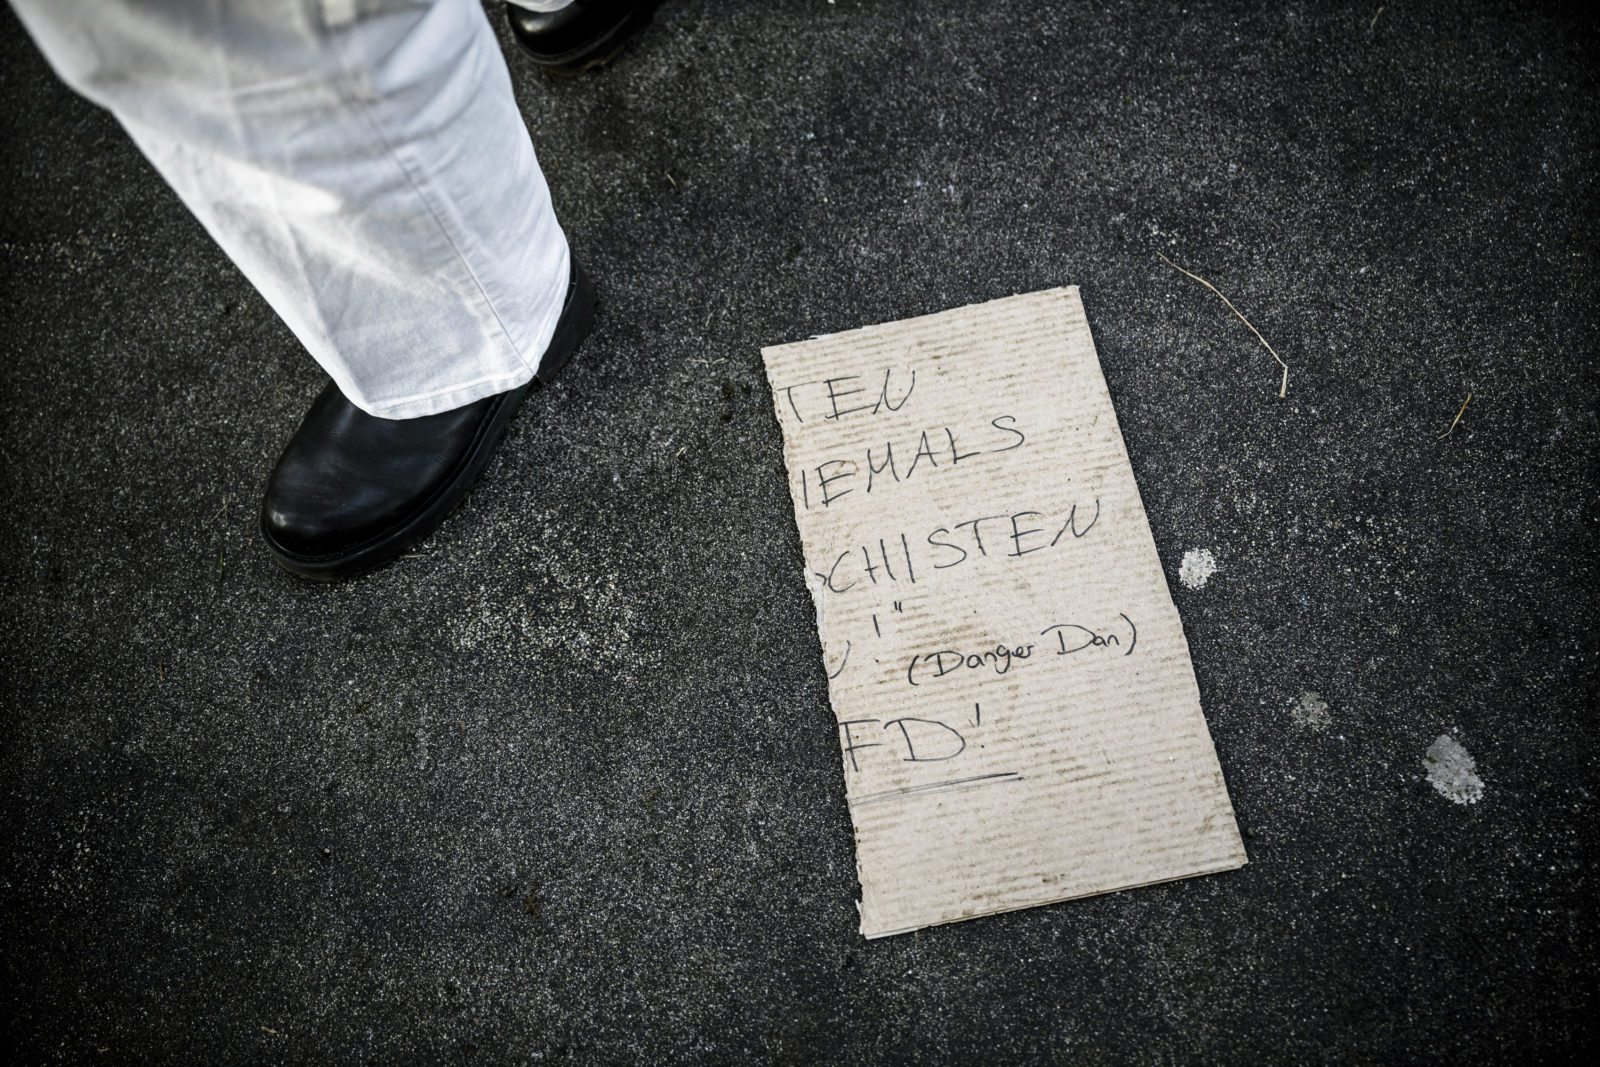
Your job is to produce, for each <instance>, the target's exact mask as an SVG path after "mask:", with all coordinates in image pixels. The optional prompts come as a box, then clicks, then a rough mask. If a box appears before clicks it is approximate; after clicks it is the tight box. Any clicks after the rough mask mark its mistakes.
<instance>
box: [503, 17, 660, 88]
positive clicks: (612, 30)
mask: <svg viewBox="0 0 1600 1067" xmlns="http://www.w3.org/2000/svg"><path fill="white" fill-rule="evenodd" d="M660 6H661V0H572V3H570V4H568V5H567V6H566V7H564V8H562V9H561V10H560V11H548V12H545V11H529V10H528V9H527V8H525V7H518V6H517V5H516V4H507V5H506V18H507V20H508V21H509V22H510V23H511V36H513V37H515V38H516V40H517V43H518V44H519V45H521V46H522V50H523V51H524V52H526V53H528V55H529V56H531V57H533V61H534V62H535V63H537V64H539V65H540V66H541V67H545V68H546V69H548V70H552V71H555V72H556V73H559V74H582V73H583V72H584V71H586V70H589V69H591V68H594V67H602V66H605V64H606V63H607V62H608V61H609V60H610V59H611V57H612V56H614V55H616V54H617V53H618V52H619V51H621V49H622V46H623V45H625V44H627V43H628V39H629V38H631V37H632V36H633V35H634V34H636V33H638V32H639V31H640V30H642V29H644V28H645V27H646V26H648V25H650V20H651V19H652V18H654V17H655V13H656V8H658V7H660Z"/></svg>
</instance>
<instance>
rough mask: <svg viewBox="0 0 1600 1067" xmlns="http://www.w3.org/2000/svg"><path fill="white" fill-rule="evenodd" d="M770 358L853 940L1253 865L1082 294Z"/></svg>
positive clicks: (855, 335) (806, 345) (933, 320)
mask: <svg viewBox="0 0 1600 1067" xmlns="http://www.w3.org/2000/svg"><path fill="white" fill-rule="evenodd" d="M762 355H763V357H764V358H765V361H766V368H767V378H768V380H769V382H770V383H771V386H772V394H773V401H774V404H775V405H776V408H777V414H778V421H779V423H780V424H781V425H782V427H783V436H784V460H785V463H786V465H787V467H788V471H789V478H790V490H791V493H792V495H793V498H794V508H795V516H796V518H797V519H798V521H799V525H800V536H801V540H802V542H803V543H804V548H805V565H806V583H807V585H808V586H809V587H810V589H811V594H812V597H813V598H814V600H815V603H816V608H817V627H818V630H819V631H820V632H821V636H822V648H823V653H824V656H825V659H826V669H827V672H828V676H829V689H830V694H831V696H832V700H833V708H834V712H835V713H836V715H837V718H838V731H839V742H840V746H841V748H842V750H843V754H844V776H845V788H846V793H847V797H848V800H849V805H850V811H851V815H852V817H853V819H854V822H855V830H856V863H857V868H858V871H859V874H860V879H861V932H862V933H863V934H865V935H866V936H867V937H880V936H883V935H886V934H894V933H900V932H903V931H908V930H914V929H917V928H918V927H922V926H929V925H932V924H934V923H945V922H953V921H955V920H958V919H967V918H972V917H974V916H978V915H989V914H993V913H995V912H1000V911H1008V910H1012V909H1015V908H1026V907H1030V906H1032V905H1035V904H1045V903H1049V902H1052V901H1058V900H1066V899H1068V898H1071V897H1080V896H1087V895H1089V894H1093V893H1104V892H1108V891H1110V890H1114V889H1125V888H1129V887H1132V886H1138V885H1145V884H1148V883H1151V882H1160V881H1166V880H1169V879H1174V878H1183V877H1187V876H1190V875H1196V874H1206V873H1209V872H1213V871H1222V870H1228V869H1231V868H1234V867H1239V866H1242V865H1243V864H1244V863H1245V855H1244V846H1243V843H1242V842H1241V841H1240V839H1239V832H1238V829H1237V827H1236V826H1235V824H1234V818H1233V809H1232V806H1231V805H1230V804H1229V801H1228V794H1227V790H1226V787H1225V786H1224V784H1223V781H1222V770H1221V768H1220V767H1219V766H1218V765H1217V758H1216V753H1215V751H1214V750H1213V749H1212V745H1211V736H1210V734H1209V733H1208V732H1207V730H1206V724H1205V719H1204V718H1203V717H1202V716H1201V713H1200V695H1199V691H1198V689H1197V688H1196V686H1195V681H1194V671H1193V668H1192V667H1191V665H1190V662H1189V649H1188V645H1187V643H1186V642H1185V641H1184V637H1183V626H1182V623H1181V622H1180V621H1179V619H1178V613H1177V609H1176V608H1175V607H1174V605H1173V603H1172V598H1171V595H1170V594H1169V592H1168V590H1167V584H1166V580H1165V578H1164V577H1163V575H1162V572H1161V563H1160V560H1159V559H1158V558H1157V555H1156V550H1155V543H1154V541H1153V540H1152V539H1151V536H1150V526H1149V522H1148V521H1147V519H1146V518H1145V513H1144V506H1143V504H1142V503H1141V502H1140V500H1139V489H1138V486H1136V485H1135V484H1134V480H1133V471H1132V468H1130V467H1129V465H1128V457H1127V453H1126V451H1125V450H1124V448H1123V444H1122V434H1121V432H1120V431H1119V430H1118V428H1117V417H1116V413H1115V412H1114V411H1113V410H1112V407H1111V398H1110V396H1109V395H1108V394H1107V392H1106V386H1105V380H1104V378H1103V377H1102V376H1101V374H1100V363H1099V359H1098V357H1097V356H1096V355H1095V350H1094V342H1093V340H1092V339H1091V338H1090V336H1089V325H1088V322H1087V321H1086V320H1085V318H1084V313H1083V305H1082V304H1081V303H1080V301H1079V299H1078V291H1077V289H1076V288H1068V289H1052V290H1048V291H1046V292H1040V293H1031V294H1028V295H1025V296H1016V297H1011V298H1009V299H1005V300H996V301H993V302H991V303H988V304H981V305H975V306H973V307H967V308H960V309H958V310H954V311H947V312H943V313H941V314H937V315H928V316H925V317H923V318H918V319H910V320H907V321H905V322H895V323H889V324H886V325H882V326H871V327H867V328H865V329H860V330H852V331H850V332H848V333H841V334H833V335H831V336H827V337H818V338H814V339H812V340H810V341H804V342H800V343H798V344H788V345H779V346H776V347H773V348H767V349H763V350H762Z"/></svg>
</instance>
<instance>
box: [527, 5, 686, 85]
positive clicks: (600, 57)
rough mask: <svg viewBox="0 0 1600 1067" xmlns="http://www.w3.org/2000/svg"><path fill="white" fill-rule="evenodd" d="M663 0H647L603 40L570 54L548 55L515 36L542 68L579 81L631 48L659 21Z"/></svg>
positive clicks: (613, 28)
mask: <svg viewBox="0 0 1600 1067" xmlns="http://www.w3.org/2000/svg"><path fill="white" fill-rule="evenodd" d="M662 2H663V0H644V2H643V3H641V4H640V5H639V6H638V7H636V8H634V9H633V11H631V12H629V14H628V17H627V18H625V19H623V20H622V21H621V22H619V23H617V24H616V25H615V26H613V27H612V28H611V29H610V31H608V32H607V33H606V34H605V35H604V36H603V37H600V38H599V39H597V40H594V41H590V42H589V43H588V44H586V45H584V46H583V47H581V48H574V49H573V50H572V51H570V52H562V53H560V54H558V55H547V54H545V53H542V52H535V51H534V50H533V49H531V48H529V47H528V46H527V45H526V44H524V43H523V42H522V39H521V38H520V37H517V36H516V34H512V38H513V39H514V40H515V41H516V42H517V46H518V47H519V48H521V49H522V51H523V53H524V54H525V55H527V56H528V57H529V58H530V59H532V60H533V61H534V62H535V63H537V64H539V66H541V67H543V68H544V69H545V70H548V71H549V72H550V73H551V74H559V75H561V76H562V77H567V78H576V77H578V76H579V75H581V74H587V73H588V72H589V71H591V70H599V69H600V68H601V67H603V66H605V65H606V64H607V63H610V62H611V61H612V60H613V59H615V58H616V57H617V53H618V52H620V51H622V50H623V48H625V47H627V44H628V42H629V41H631V40H633V37H634V35H635V34H637V33H638V32H639V31H640V30H643V29H644V28H645V27H646V26H648V25H650V23H651V22H653V21H655V17H656V8H658V7H660V6H661V4H662Z"/></svg>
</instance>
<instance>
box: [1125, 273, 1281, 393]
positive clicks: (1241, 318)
mask: <svg viewBox="0 0 1600 1067" xmlns="http://www.w3.org/2000/svg"><path fill="white" fill-rule="evenodd" d="M1156 255H1158V256H1161V253H1160V252H1157V253H1156ZM1161 258H1162V260H1163V261H1164V262H1165V263H1166V264H1167V266H1169V267H1171V268H1172V269H1173V270H1175V271H1178V272H1179V273H1182V274H1187V275H1188V276H1189V277H1191V278H1193V279H1194V280H1195V281H1197V282H1199V283H1200V284H1201V285H1203V286H1205V287H1206V288H1207V289H1210V290H1211V291H1212V292H1213V293H1216V294H1217V295H1218V296H1221V297H1222V302H1223V303H1224V304H1227V305H1228V310H1229V311H1231V312H1233V313H1234V314H1235V315H1238V316H1239V321H1240V322H1242V323H1244V324H1245V325H1246V326H1249V327H1250V332H1251V333H1253V334H1255V335H1256V340H1257V341H1260V342H1261V343H1262V344H1263V345H1265V346H1266V349H1267V351H1268V352H1271V353H1272V358H1273V359H1275V360H1277V361H1278V366H1280V367H1282V368H1283V380H1282V381H1280V382H1279V383H1278V396H1279V397H1285V396H1288V395H1289V364H1287V363H1285V362H1284V361H1283V357H1282V356H1280V355H1278V353H1277V352H1276V351H1275V350H1274V349H1273V347H1272V346H1271V345H1269V344H1267V339H1266V338H1265V337H1262V336H1261V331H1260V330H1258V329H1256V328H1255V326H1254V325H1252V324H1251V322H1250V320H1249V319H1247V318H1245V317H1244V312H1242V311H1240V310H1239V309H1238V308H1236V307H1234V306H1233V301H1232V300H1229V299H1228V298H1227V297H1226V296H1222V290H1221V289H1218V288H1217V287H1216V286H1214V285H1212V284H1211V283H1210V282H1208V281H1206V280H1205V279H1204V278H1202V277H1200V275H1198V274H1195V273H1194V272H1192V271H1187V270H1184V269H1183V268H1182V267H1180V266H1178V265H1177V264H1176V263H1174V262H1172V260H1170V259H1167V257H1166V256H1161Z"/></svg>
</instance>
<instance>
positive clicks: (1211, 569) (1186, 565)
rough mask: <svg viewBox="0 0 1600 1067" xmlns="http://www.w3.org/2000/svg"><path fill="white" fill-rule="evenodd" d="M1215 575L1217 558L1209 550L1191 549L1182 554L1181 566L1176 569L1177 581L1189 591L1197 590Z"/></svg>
mask: <svg viewBox="0 0 1600 1067" xmlns="http://www.w3.org/2000/svg"><path fill="white" fill-rule="evenodd" d="M1215 573H1217V557H1216V556H1213V555H1212V554H1211V550H1210V549H1209V548H1191V549H1190V550H1189V551H1187V552H1185V553H1184V554H1183V565H1182V566H1181V567H1179V568H1178V581H1180V582H1182V583H1183V584H1184V585H1186V586H1188V587H1189V588H1190V589H1199V588H1200V587H1201V586H1202V585H1205V584H1206V579H1207V578H1210V577H1211V576H1212V575H1213V574H1215Z"/></svg>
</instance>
